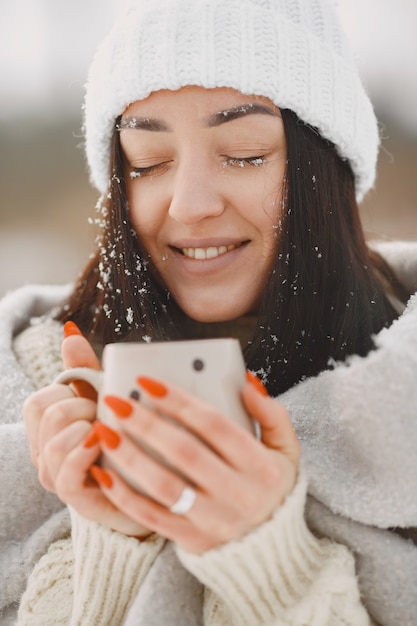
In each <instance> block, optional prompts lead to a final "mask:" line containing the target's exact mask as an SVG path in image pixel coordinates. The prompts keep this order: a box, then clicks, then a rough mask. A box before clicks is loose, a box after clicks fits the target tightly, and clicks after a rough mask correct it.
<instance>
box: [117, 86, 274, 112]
mask: <svg viewBox="0 0 417 626" xmlns="http://www.w3.org/2000/svg"><path fill="white" fill-rule="evenodd" d="M245 105H262V106H265V107H268V108H269V109H270V110H271V111H274V112H275V113H276V114H277V115H279V108H278V107H277V106H276V105H275V104H274V103H273V102H272V101H271V100H270V99H269V98H266V97H264V96H255V95H246V94H243V93H241V92H239V91H236V90H235V89H229V88H226V87H221V88H215V89H205V88H203V87H194V86H189V87H183V88H182V89H179V90H178V91H170V90H168V89H163V90H161V91H156V92H154V93H152V94H151V95H150V96H148V97H147V98H145V99H144V100H138V101H136V102H133V103H132V104H130V105H129V106H128V107H127V108H126V109H125V111H124V112H123V115H122V119H124V118H126V117H131V116H133V117H134V116H140V117H150V118H160V119H165V118H167V117H170V116H173V115H175V114H176V113H182V114H184V113H186V112H192V113H193V116H197V117H201V118H204V117H207V116H208V115H212V114H214V113H216V112H222V111H227V110H228V109H233V108H236V107H244V106H245Z"/></svg>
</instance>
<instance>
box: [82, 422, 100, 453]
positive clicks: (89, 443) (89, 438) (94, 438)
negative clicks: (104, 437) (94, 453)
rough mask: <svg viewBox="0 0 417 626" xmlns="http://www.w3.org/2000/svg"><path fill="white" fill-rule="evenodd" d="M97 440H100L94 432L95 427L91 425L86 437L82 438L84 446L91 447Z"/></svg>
mask: <svg viewBox="0 0 417 626" xmlns="http://www.w3.org/2000/svg"><path fill="white" fill-rule="evenodd" d="M99 441H100V440H99V438H98V435H97V433H96V430H95V427H94V426H93V428H92V429H91V430H90V432H89V433H88V435H87V437H86V438H85V439H84V444H83V445H84V448H92V447H93V446H95V445H97V444H98V442H99Z"/></svg>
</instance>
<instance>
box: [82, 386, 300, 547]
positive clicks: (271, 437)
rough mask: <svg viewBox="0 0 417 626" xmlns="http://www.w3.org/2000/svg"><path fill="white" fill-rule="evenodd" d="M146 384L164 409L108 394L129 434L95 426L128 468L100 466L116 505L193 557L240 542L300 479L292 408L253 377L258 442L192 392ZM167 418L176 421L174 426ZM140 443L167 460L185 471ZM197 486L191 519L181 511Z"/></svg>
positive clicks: (248, 401)
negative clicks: (182, 500)
mask: <svg viewBox="0 0 417 626" xmlns="http://www.w3.org/2000/svg"><path fill="white" fill-rule="evenodd" d="M141 386H142V387H143V388H145V387H146V389H147V390H148V393H149V395H150V396H151V398H152V404H153V406H154V408H155V410H150V409H148V408H146V407H145V406H144V405H143V404H141V403H139V402H135V401H133V400H130V399H121V398H116V397H114V396H111V397H107V398H106V402H107V404H108V405H109V406H110V407H111V408H112V409H113V411H114V413H115V415H116V416H117V417H118V418H119V424H120V428H121V431H119V433H116V432H115V431H113V430H111V429H109V428H108V427H107V426H104V425H103V424H99V423H97V424H96V426H95V430H96V433H97V435H98V436H99V438H100V440H101V442H102V446H103V451H104V452H105V454H106V456H107V457H108V458H109V459H110V461H111V463H112V467H114V468H115V467H117V469H118V471H117V472H116V471H115V469H106V470H103V469H101V468H97V470H94V469H93V473H94V475H95V477H96V479H97V480H98V481H99V482H100V484H101V486H102V489H103V493H105V494H106V496H107V497H108V498H109V499H110V500H111V501H112V502H113V504H114V505H115V506H116V507H117V508H118V509H120V511H123V512H124V513H125V514H126V515H127V516H129V517H130V518H131V519H133V520H135V521H136V522H137V523H139V524H142V525H144V526H145V527H148V528H151V529H152V530H154V531H155V532H157V533H159V534H161V535H162V536H165V537H167V538H168V539H171V540H172V541H175V542H176V543H178V544H179V545H181V546H182V547H184V548H185V549H187V550H190V551H193V552H203V551H206V550H208V549H211V548H213V547H215V546H218V545H220V544H223V543H226V542H228V541H231V540H235V539H239V538H240V537H242V536H243V535H245V534H246V533H248V532H249V531H251V530H252V529H254V528H255V527H257V526H259V525H260V524H262V523H263V522H265V521H266V520H268V519H269V518H270V517H271V516H272V514H273V513H274V511H275V510H276V509H277V507H279V506H280V505H281V504H282V503H283V501H284V499H285V497H286V496H287V494H288V493H289V492H290V491H291V490H292V488H293V486H294V483H295V481H296V477H297V470H298V463H299V457H300V446H299V443H298V440H297V437H296V435H295V432H294V430H293V428H292V426H291V423H290V420H289V417H288V414H287V412H286V410H285V408H284V407H283V406H282V405H281V404H280V403H279V402H277V401H276V400H273V399H272V398H269V397H267V395H266V394H265V393H263V392H262V389H259V386H260V383H259V381H257V379H254V377H251V376H250V377H249V382H248V383H247V384H246V385H245V387H244V389H243V392H242V398H243V402H244V405H245V407H246V409H247V411H248V413H249V414H250V415H251V416H252V417H253V418H254V419H255V420H257V421H258V422H259V424H260V427H261V433H262V436H261V441H258V440H257V439H256V438H255V437H254V436H253V434H251V433H249V432H248V431H246V430H245V429H244V428H242V427H241V426H239V425H238V424H236V423H234V422H233V421H231V420H229V419H227V418H225V417H224V416H223V415H222V414H221V413H219V412H218V411H216V410H215V409H214V408H213V407H211V406H209V405H207V404H206V403H204V402H202V401H201V400H199V399H197V398H196V397H194V396H192V395H191V394H189V393H187V392H185V391H183V390H182V389H179V388H177V387H174V386H173V385H165V384H161V383H159V382H158V381H154V380H150V379H143V378H142V379H141ZM161 413H163V414H165V415H168V416H171V417H172V418H174V420H176V421H175V422H174V421H172V420H166V419H165V418H163V417H161ZM184 426H185V427H186V428H184ZM135 441H136V442H140V443H141V444H142V445H143V444H144V445H145V446H146V447H147V448H150V449H152V450H153V451H154V452H156V453H157V454H158V455H160V456H162V457H164V459H165V460H166V462H167V464H168V465H169V466H171V468H173V469H175V472H173V471H172V469H169V468H168V467H166V466H164V465H162V464H161V463H159V462H158V461H157V460H155V459H154V458H152V456H150V455H149V454H147V453H146V452H145V451H144V449H143V448H141V447H139V446H138V445H137V443H135ZM119 472H120V473H119ZM121 475H123V476H124V477H125V478H126V479H127V480H128V482H130V483H133V484H135V485H136V486H137V487H138V488H139V489H140V491H141V492H142V493H138V492H137V491H136V490H134V489H132V488H131V487H130V486H129V484H127V482H126V481H125V480H123V479H122V478H121ZM187 486H191V487H192V490H194V491H195V495H196V497H195V501H194V502H193V504H192V506H191V508H190V509H189V511H188V512H187V513H186V514H185V515H178V514H175V513H173V512H171V511H170V507H171V506H172V505H173V504H174V503H175V502H177V501H178V499H179V497H180V496H181V494H182V492H183V490H184V488H185V487H187ZM145 494H147V495H148V496H149V497H146V495H145ZM191 495H192V493H191ZM150 498H151V499H150Z"/></svg>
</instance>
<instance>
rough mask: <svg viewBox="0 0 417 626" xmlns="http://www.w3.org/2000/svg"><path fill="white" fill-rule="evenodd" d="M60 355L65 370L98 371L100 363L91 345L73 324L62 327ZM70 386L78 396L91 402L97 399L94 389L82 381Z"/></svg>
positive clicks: (68, 323)
mask: <svg viewBox="0 0 417 626" xmlns="http://www.w3.org/2000/svg"><path fill="white" fill-rule="evenodd" d="M61 353H62V360H63V362H64V366H65V367H66V368H67V369H69V368H72V367H90V368H92V369H96V370H99V369H100V362H99V360H98V358H97V356H96V354H95V352H94V350H93V348H92V347H91V344H90V343H89V342H88V341H87V339H85V337H83V335H82V333H81V331H80V329H79V328H78V326H76V324H74V322H66V324H65V325H64V341H63V342H62V347H61ZM72 386H73V387H74V389H75V391H76V393H77V394H78V395H79V396H83V397H85V398H90V399H91V400H95V399H96V398H97V392H96V391H95V389H93V387H92V386H91V385H89V384H88V383H86V382H84V381H77V382H74V383H72Z"/></svg>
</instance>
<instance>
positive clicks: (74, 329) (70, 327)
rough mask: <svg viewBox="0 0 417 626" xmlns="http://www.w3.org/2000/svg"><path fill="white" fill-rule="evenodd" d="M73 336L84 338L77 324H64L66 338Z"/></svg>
mask: <svg viewBox="0 0 417 626" xmlns="http://www.w3.org/2000/svg"><path fill="white" fill-rule="evenodd" d="M72 335H81V336H82V332H81V331H80V329H79V328H78V326H77V324H75V323H74V322H71V321H70V322H65V324H64V337H65V338H67V337H71V336H72Z"/></svg>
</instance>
